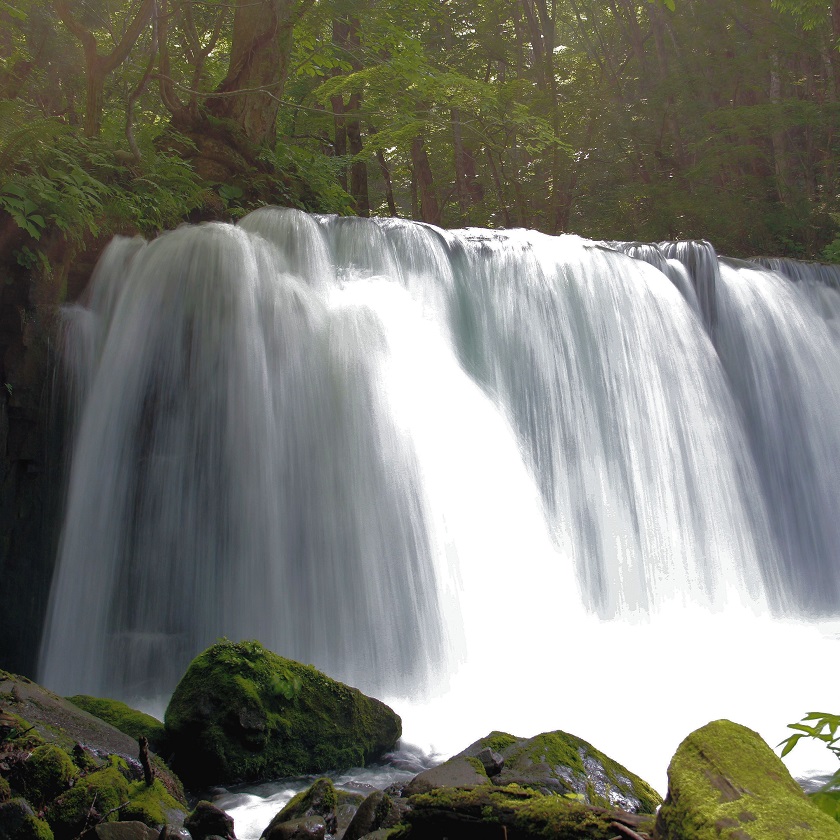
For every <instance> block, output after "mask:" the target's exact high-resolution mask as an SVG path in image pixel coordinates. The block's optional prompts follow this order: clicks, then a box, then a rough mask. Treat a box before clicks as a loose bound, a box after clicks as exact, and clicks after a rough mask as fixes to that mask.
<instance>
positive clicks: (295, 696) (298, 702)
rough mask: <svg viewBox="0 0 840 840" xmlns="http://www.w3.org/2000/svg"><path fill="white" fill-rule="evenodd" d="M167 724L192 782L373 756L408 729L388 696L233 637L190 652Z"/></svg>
mask: <svg viewBox="0 0 840 840" xmlns="http://www.w3.org/2000/svg"><path fill="white" fill-rule="evenodd" d="M165 724H166V731H167V737H168V738H169V744H170V745H171V747H172V750H173V752H174V759H173V761H174V766H175V769H176V771H177V772H178V774H179V775H180V776H181V778H182V779H183V781H184V783H185V784H186V785H187V787H188V788H192V789H200V788H203V787H206V786H209V785H216V784H222V785H224V784H232V783H235V782H246V781H247V782H256V781H262V780H266V779H271V778H277V777H280V776H295V775H303V774H317V773H323V772H325V771H328V770H339V769H346V768H349V767H353V766H361V765H365V764H367V763H369V762H371V761H374V760H375V759H377V758H379V757H380V756H382V755H383V754H384V753H385V752H387V751H388V750H390V749H393V747H394V746H395V744H396V742H397V740H398V739H399V737H400V734H401V732H402V724H401V721H400V718H399V716H398V715H397V714H396V713H395V712H393V711H392V710H391V709H390V708H388V706H386V705H385V704H384V703H381V702H379V701H378V700H375V699H373V698H371V697H367V696H366V695H364V694H362V693H361V692H360V691H358V690H357V689H355V688H350V687H348V686H346V685H344V684H342V683H340V682H336V681H335V680H332V679H330V678H329V677H327V676H325V675H324V674H322V673H321V672H320V671H317V670H316V669H315V668H313V667H312V666H310V665H301V664H300V663H298V662H294V661H292V660H290V659H284V658H283V657H281V656H278V655H277V654H275V653H272V652H271V651H268V650H266V649H265V648H264V647H263V646H262V645H260V644H259V643H258V642H253V641H250V642H239V643H233V642H229V641H227V640H223V641H221V642H219V643H217V644H215V645H213V646H212V647H211V648H209V649H208V650H206V651H205V652H204V653H202V654H200V655H199V656H197V657H196V658H195V659H194V660H193V661H192V663H191V664H190V666H189V668H188V669H187V672H186V674H185V675H184V677H183V678H182V679H181V682H180V683H178V686H177V687H176V689H175V692H174V694H173V695H172V699H171V700H170V702H169V707H168V708H167V710H166V715H165Z"/></svg>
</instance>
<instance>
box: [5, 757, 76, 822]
mask: <svg viewBox="0 0 840 840" xmlns="http://www.w3.org/2000/svg"><path fill="white" fill-rule="evenodd" d="M78 775H79V770H78V768H77V767H76V765H75V764H74V763H73V760H72V759H71V758H70V756H69V755H68V754H67V753H66V752H65V751H64V750H63V749H61V747H59V746H56V745H55V744H42V745H41V746H40V747H36V748H35V749H34V750H33V751H32V753H31V754H30V755H29V758H28V759H27V760H26V761H25V762H23V763H22V764H21V765H20V770H19V774H18V776H19V781H20V783H21V787H22V789H23V790H22V792H23V793H24V795H25V796H26V798H27V800H28V801H29V802H31V803H32V804H33V805H35V806H37V807H43V806H44V805H45V804H46V803H47V802H50V801H52V800H53V799H55V798H56V797H57V796H59V795H60V794H62V793H63V792H64V791H65V790H67V789H68V788H69V787H70V786H71V784H72V783H73V780H74V779H75V778H76V776H78Z"/></svg>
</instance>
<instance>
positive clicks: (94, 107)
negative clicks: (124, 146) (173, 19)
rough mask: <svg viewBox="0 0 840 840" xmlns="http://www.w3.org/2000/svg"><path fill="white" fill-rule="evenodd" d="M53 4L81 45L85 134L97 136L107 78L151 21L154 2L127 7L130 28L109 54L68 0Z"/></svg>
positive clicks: (142, 1)
mask: <svg viewBox="0 0 840 840" xmlns="http://www.w3.org/2000/svg"><path fill="white" fill-rule="evenodd" d="M53 5H54V7H55V10H56V12H57V14H58V16H59V17H60V18H61V21H62V23H64V25H65V26H66V27H67V29H68V30H69V31H70V32H72V33H73V35H75V36H76V38H78V40H79V42H80V43H81V45H82V49H83V52H84V58H85V79H86V91H85V119H84V132H85V134H86V135H87V136H88V137H95V136H97V135H98V134H99V131H100V129H101V127H102V109H103V107H104V99H103V94H104V90H105V79H106V78H107V77H108V75H109V74H110V73H113V72H114V70H116V69H117V68H118V67H119V66H120V65H121V64H122V63H123V62H124V61H125V60H126V59H127V58H128V56H129V54H130V53H131V50H132V49H133V48H134V45H135V44H136V43H137V40H138V39H139V37H140V35H141V33H142V32H143V30H144V29H145V28H146V27H147V26H148V24H149V21H150V20H151V17H152V13H153V11H154V8H155V0H140V2H139V4H138V3H133V4H131V5H130V6H129V7H128V9H127V11H126V17H125V21H127V25H126V26H125V28H124V30H123V31H122V32H121V33H120V34H119V35H118V36H117V38H116V43H115V44H114V46H113V48H112V49H111V50H110V52H106V53H103V52H101V49H102V43H101V40H102V39H101V38H99V37H98V36H97V33H96V32H95V31H94V29H93V28H89V27H88V26H87V25H86V24H85V23H84V22H83V21H82V20H80V19H79V18H78V17H77V16H76V15H74V13H73V11H72V9H71V5H70V3H69V2H68V0H54V4H53Z"/></svg>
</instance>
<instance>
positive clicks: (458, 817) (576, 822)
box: [405, 784, 653, 840]
mask: <svg viewBox="0 0 840 840" xmlns="http://www.w3.org/2000/svg"><path fill="white" fill-rule="evenodd" d="M409 803H410V805H411V810H410V811H408V813H407V814H406V817H405V819H406V822H407V823H408V825H409V826H410V828H411V831H410V835H409V836H410V837H411V840H432V838H435V840H439V838H441V837H458V838H469V840H498V838H499V837H505V836H506V837H508V838H509V840H536V839H537V838H545V839H546V840H548V838H551V840H612V838H614V837H616V835H619V836H621V835H622V832H621V830H620V828H617V826H618V825H625V826H627V827H630V825H629V824H628V822H627V821H628V820H629V822H630V823H632V828H633V830H634V831H636V832H637V833H638V832H639V831H643V830H645V831H646V830H649V829H650V828H651V827H652V824H653V817H647V818H644V817H635V818H634V817H631V815H628V814H620V813H619V812H614V811H609V810H607V809H603V808H595V807H592V806H588V805H585V804H583V803H582V802H579V801H577V800H574V799H569V798H568V797H565V796H556V795H544V794H542V793H540V792H539V791H536V790H533V789H529V788H523V787H520V786H519V785H515V784H512V785H506V786H505V787H496V786H492V785H480V786H477V787H472V788H439V789H437V790H433V791H430V792H429V793H423V794H417V795H415V796H412V797H411V798H410V799H409ZM617 820H620V822H617ZM645 820H648V822H645Z"/></svg>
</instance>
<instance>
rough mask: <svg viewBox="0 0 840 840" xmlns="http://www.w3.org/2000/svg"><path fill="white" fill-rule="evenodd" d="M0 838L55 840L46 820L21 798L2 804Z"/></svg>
mask: <svg viewBox="0 0 840 840" xmlns="http://www.w3.org/2000/svg"><path fill="white" fill-rule="evenodd" d="M0 837H2V838H3V840H53V833H52V830H51V829H50V827H49V825H48V824H47V823H46V821H45V820H42V819H41V818H40V817H38V816H37V815H36V814H35V812H34V811H33V810H32V807H31V806H30V804H29V803H28V802H27V801H26V800H25V799H21V798H17V799H10V800H9V801H8V802H2V803H0Z"/></svg>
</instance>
